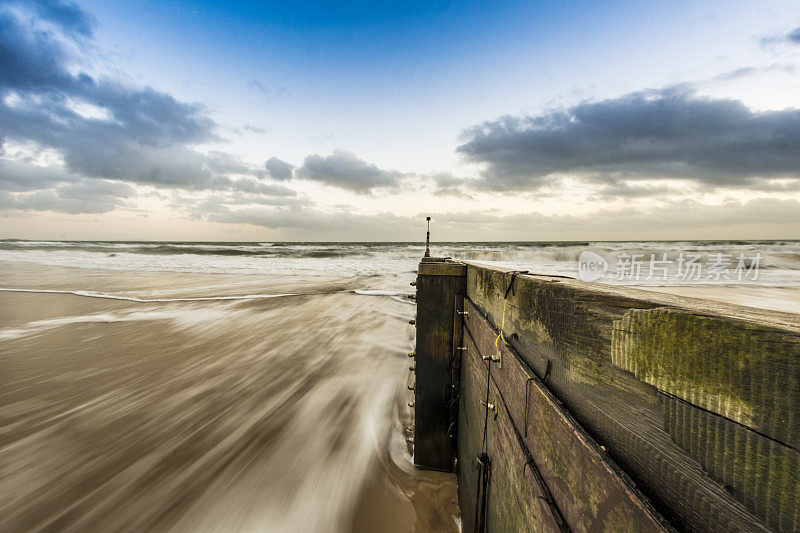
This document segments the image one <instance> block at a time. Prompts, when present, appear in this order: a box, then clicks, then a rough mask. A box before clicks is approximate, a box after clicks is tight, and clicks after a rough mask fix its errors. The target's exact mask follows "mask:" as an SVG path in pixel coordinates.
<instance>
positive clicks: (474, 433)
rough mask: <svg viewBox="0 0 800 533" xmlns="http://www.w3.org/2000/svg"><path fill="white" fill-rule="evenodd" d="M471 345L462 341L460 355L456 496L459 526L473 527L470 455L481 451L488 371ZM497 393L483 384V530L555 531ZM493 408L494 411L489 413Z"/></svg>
mask: <svg viewBox="0 0 800 533" xmlns="http://www.w3.org/2000/svg"><path fill="white" fill-rule="evenodd" d="M479 358H480V355H479V354H478V352H477V350H476V349H475V347H474V345H468V346H467V351H466V353H465V354H464V356H463V358H462V378H461V386H462V391H461V398H460V403H459V435H460V438H459V441H458V444H459V446H458V457H459V461H458V468H457V474H458V488H459V493H458V498H459V505H460V507H461V523H462V530H463V531H473V530H474V524H475V514H476V513H475V511H476V499H477V495H478V469H477V465H476V460H477V458H478V456H479V455H480V454H481V452H482V451H484V448H483V435H484V420H485V415H486V408H485V406H484V405H483V404H482V403H481V401H485V400H486V390H487V388H486V384H487V377H488V371H487V369H486V367H485V366H484V365H483V364H482V363H481V361H480V360H479ZM502 401H503V400H502V397H501V396H500V394H499V391H498V389H497V387H496V386H495V385H493V384H492V385H491V387H490V389H489V402H490V403H493V404H494V405H495V406H497V408H498V409H497V410H496V411H490V416H489V418H488V423H487V426H486V437H487V439H486V449H485V451H486V452H487V453H488V455H489V457H490V459H491V464H492V470H491V479H490V483H489V487H488V499H487V507H488V509H487V531H498V532H504V531H542V532H558V531H560V528H559V527H558V524H557V523H556V521H555V520H554V518H553V515H552V512H551V510H550V508H549V507H548V506H547V504H546V503H545V502H544V500H542V496H543V494H542V492H541V490H540V489H539V487H538V486H537V485H535V483H534V482H533V479H532V476H531V472H530V469H527V474H526V473H525V472H524V470H525V463H526V462H527V460H528V459H527V457H526V455H525V453H524V451H523V449H522V448H521V446H520V443H519V441H518V440H517V438H516V435H515V433H514V429H513V426H512V422H511V419H510V418H509V415H508V412H507V411H506V410H505V409H503V408H502V407H500V403H501V402H502ZM495 412H496V413H497V416H496V417H495V416H494V415H495Z"/></svg>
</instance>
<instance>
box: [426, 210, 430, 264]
mask: <svg viewBox="0 0 800 533" xmlns="http://www.w3.org/2000/svg"><path fill="white" fill-rule="evenodd" d="M425 220H426V221H427V222H428V235H427V236H426V237H425V257H430V256H431V217H425Z"/></svg>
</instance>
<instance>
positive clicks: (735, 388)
mask: <svg viewBox="0 0 800 533" xmlns="http://www.w3.org/2000/svg"><path fill="white" fill-rule="evenodd" d="M416 284H417V305H418V307H417V318H416V326H417V346H416V351H415V365H414V366H415V369H416V382H415V387H414V392H415V398H414V401H413V405H414V415H415V434H414V462H415V464H417V465H418V466H419V467H422V468H434V469H439V470H452V471H455V472H456V473H457V476H458V482H459V505H460V507H461V514H462V524H463V529H464V531H637V532H638V531H671V530H678V531H781V532H783V531H791V532H798V531H800V320H798V317H797V316H796V315H792V314H787V313H776V312H769V311H761V310H757V309H751V308H745V307H738V306H731V305H723V304H715V303H712V302H706V301H701V300H692V299H686V298H678V297H672V296H668V295H661V294H656V293H650V292H645V291H638V290H634V289H627V288H623V287H609V286H604V285H597V284H587V283H582V282H579V281H576V280H572V279H568V278H560V277H550V276H539V275H531V274H527V273H524V274H523V273H518V272H514V271H510V270H506V269H501V268H494V267H486V266H482V265H478V264H472V263H461V262H457V261H451V260H443V259H436V258H426V259H424V260H423V261H422V262H421V263H420V265H419V271H418V277H417V282H416Z"/></svg>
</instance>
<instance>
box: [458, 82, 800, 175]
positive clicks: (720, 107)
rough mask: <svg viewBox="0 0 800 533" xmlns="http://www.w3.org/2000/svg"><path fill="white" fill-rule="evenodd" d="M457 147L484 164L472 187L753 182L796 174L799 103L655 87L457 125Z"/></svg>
mask: <svg viewBox="0 0 800 533" xmlns="http://www.w3.org/2000/svg"><path fill="white" fill-rule="evenodd" d="M458 152H459V153H461V154H463V155H464V156H465V157H466V158H467V159H468V160H469V161H472V162H476V163H484V164H485V165H486V170H485V172H484V173H483V175H482V179H481V182H480V184H479V185H480V186H482V187H483V188H488V189H493V190H500V191H508V190H514V189H536V188H538V187H541V186H543V185H544V184H546V183H547V181H548V179H549V177H551V176H552V175H558V174H566V173H570V174H574V175H583V176H587V177H590V178H591V179H597V178H598V177H601V178H602V177H604V176H605V177H608V176H613V177H614V178H616V179H620V178H624V179H627V180H635V179H654V178H677V179H690V180H696V181H698V182H700V183H702V184H706V185H710V186H748V185H751V184H756V185H757V183H756V182H758V180H763V179H769V178H798V177H800V110H797V109H785V110H782V111H765V112H754V111H751V110H750V109H748V108H747V107H745V105H744V104H742V103H741V102H739V101H735V100H721V99H712V98H703V97H699V96H696V95H694V94H692V93H691V92H690V91H687V90H685V89H681V88H678V89H665V90H661V91H653V92H642V93H634V94H630V95H626V96H623V97H620V98H615V99H609V100H603V101H600V102H591V103H584V104H580V105H576V106H574V107H572V108H569V109H566V110H563V111H552V112H549V113H544V114H541V115H537V116H523V117H512V116H507V117H503V118H500V119H498V120H496V121H493V122H487V123H484V124H482V125H480V126H477V127H475V128H472V129H471V130H469V131H468V132H466V142H465V143H464V144H462V145H461V146H459V147H458Z"/></svg>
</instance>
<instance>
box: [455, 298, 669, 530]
mask: <svg viewBox="0 0 800 533" xmlns="http://www.w3.org/2000/svg"><path fill="white" fill-rule="evenodd" d="M465 307H466V309H467V312H468V316H467V317H466V319H465V323H466V328H465V330H466V332H467V335H465V337H468V338H469V339H470V341H471V342H472V343H473V346H474V348H475V351H476V352H478V353H482V354H493V353H495V351H496V348H495V346H499V347H500V352H501V354H502V358H503V361H502V367H500V366H498V365H497V363H489V362H487V361H481V363H482V364H484V365H489V364H491V365H492V381H493V383H495V384H496V385H497V388H498V390H499V393H500V394H501V395H502V399H503V400H502V401H503V403H504V404H505V406H506V407H507V409H508V412H509V413H510V418H511V420H512V421H513V423H514V424H515V425H516V427H517V428H519V431H520V433H521V434H522V435H523V441H524V443H525V445H526V446H527V448H528V450H530V453H531V456H532V457H533V459H534V461H535V463H536V465H538V468H539V471H540V472H541V474H542V477H543V478H544V481H545V483H546V485H547V486H548V487H549V490H550V492H551V493H552V495H553V499H554V501H555V503H556V504H557V506H558V508H559V509H560V510H561V513H562V515H563V516H564V518H565V519H566V522H567V523H568V524H569V526H570V527H571V528H572V530H573V531H626V530H627V531H641V532H646V531H665V530H670V529H671V527H670V526H669V525H668V523H667V522H666V521H665V520H664V519H663V518H661V516H660V515H659V514H658V512H656V511H655V509H654V508H653V507H652V506H651V505H650V504H649V503H648V502H647V501H646V498H645V497H644V496H643V495H642V494H641V493H639V492H638V490H637V489H636V487H635V486H634V484H633V482H632V481H631V480H630V479H628V478H627V476H625V474H624V473H623V472H622V471H621V469H619V468H618V467H617V466H616V465H614V464H613V462H612V461H611V459H610V458H609V457H608V456H607V455H606V454H605V452H603V451H602V449H601V448H600V447H599V446H598V445H597V444H596V443H595V442H594V441H593V440H592V439H591V437H589V436H588V435H587V434H586V433H585V432H584V431H583V430H582V429H581V428H580V427H579V426H578V424H577V423H576V422H575V420H574V419H573V418H572V417H571V415H569V413H568V412H567V411H566V410H565V409H564V408H563V406H562V405H561V404H560V402H558V401H557V400H556V399H555V398H554V397H553V396H552V395H551V394H550V392H549V391H548V390H547V388H546V387H545V386H544V384H543V383H542V381H541V380H540V379H539V378H538V377H537V376H536V375H535V374H534V373H533V372H532V370H530V369H529V368H527V365H526V364H525V363H524V362H523V361H522V359H521V358H520V357H519V356H518V355H517V354H516V353H515V352H514V351H513V350H512V349H510V348H509V347H507V346H505V345H504V344H503V343H502V341H498V342H497V343H496V342H495V341H496V339H497V335H498V331H496V330H495V329H494V328H493V326H491V325H490V324H489V322H488V321H487V320H486V319H485V318H484V317H483V316H482V315H481V313H480V311H479V310H478V309H477V308H476V307H475V306H474V305H473V304H472V303H471V302H469V301H467V302H466V304H465ZM526 401H527V404H526ZM526 415H527V417H526Z"/></svg>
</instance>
